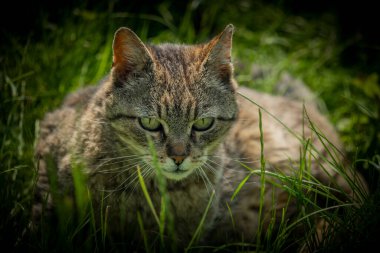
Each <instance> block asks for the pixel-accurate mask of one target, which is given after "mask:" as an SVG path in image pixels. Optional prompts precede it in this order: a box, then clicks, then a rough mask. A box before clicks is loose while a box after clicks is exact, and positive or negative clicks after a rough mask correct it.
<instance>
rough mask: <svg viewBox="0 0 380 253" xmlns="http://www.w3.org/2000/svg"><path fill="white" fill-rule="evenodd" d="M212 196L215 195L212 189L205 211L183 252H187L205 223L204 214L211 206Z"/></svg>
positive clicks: (205, 214)
mask: <svg viewBox="0 0 380 253" xmlns="http://www.w3.org/2000/svg"><path fill="white" fill-rule="evenodd" d="M214 197H215V191H212V193H211V196H210V199H209V201H208V203H207V207H206V209H205V211H204V212H203V215H202V218H201V220H200V222H199V224H198V226H197V229H196V230H195V233H194V234H193V237H192V238H191V240H190V243H189V245H188V246H187V247H186V249H185V252H188V251H189V250H190V248H191V247H192V246H193V244H194V242H196V241H197V240H198V238H199V236H200V234H201V230H202V227H203V225H204V223H205V220H206V216H207V214H208V211H209V209H210V207H211V203H212V201H213V200H214Z"/></svg>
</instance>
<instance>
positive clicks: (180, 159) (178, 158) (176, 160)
mask: <svg viewBox="0 0 380 253" xmlns="http://www.w3.org/2000/svg"><path fill="white" fill-rule="evenodd" d="M170 158H171V159H173V161H174V163H175V164H177V165H180V164H181V163H182V162H183V160H185V158H186V157H185V156H184V155H175V156H171V157H170Z"/></svg>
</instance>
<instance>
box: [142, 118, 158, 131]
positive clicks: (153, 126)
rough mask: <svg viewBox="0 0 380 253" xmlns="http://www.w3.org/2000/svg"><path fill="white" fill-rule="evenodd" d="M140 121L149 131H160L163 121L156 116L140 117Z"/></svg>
mask: <svg viewBox="0 0 380 253" xmlns="http://www.w3.org/2000/svg"><path fill="white" fill-rule="evenodd" d="M139 123H140V125H141V127H142V128H144V129H145V130H149V131H158V130H160V128H161V123H160V121H159V120H158V119H156V118H139Z"/></svg>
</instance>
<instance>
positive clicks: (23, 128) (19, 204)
mask: <svg viewBox="0 0 380 253" xmlns="http://www.w3.org/2000/svg"><path fill="white" fill-rule="evenodd" d="M146 10H147V11H146V12H139V13H136V12H134V11H133V10H131V9H128V7H126V6H124V7H123V8H113V7H112V5H110V8H108V9H107V10H106V11H105V10H103V9H101V10H99V9H98V10H97V9H86V8H85V7H79V8H77V9H75V10H73V11H71V12H69V13H70V14H68V16H66V17H65V18H64V19H62V20H60V21H59V22H58V23H54V22H52V21H51V20H49V19H48V18H46V17H45V16H41V17H40V22H39V23H40V24H41V27H40V28H38V29H39V31H40V32H39V33H38V35H36V34H33V31H32V32H31V33H30V34H28V35H26V36H25V37H20V36H13V35H12V34H10V35H5V36H3V37H4V41H2V43H1V46H0V48H1V50H2V55H1V57H0V62H1V69H0V82H1V83H0V101H1V102H0V109H1V112H2V113H1V115H0V118H1V125H0V138H1V144H0V163H1V171H0V185H1V186H2V187H1V188H0V203H1V208H0V243H1V244H2V245H3V247H4V248H7V247H8V248H14V249H15V251H38V252H41V251H49V252H50V251H54V250H55V251H70V252H75V251H82V252H83V251H86V252H87V251H97V252H99V251H112V250H115V251H117V250H119V251H126V250H130V248H128V247H127V246H126V245H115V244H113V242H112V240H110V238H109V235H108V234H107V219H108V207H107V206H102V207H101V212H100V213H101V216H100V218H99V219H100V221H99V220H97V219H98V217H97V216H96V214H95V210H94V206H93V203H92V201H91V193H90V192H89V191H88V189H87V188H86V187H85V181H86V178H85V177H84V175H82V174H81V172H80V171H81V170H80V168H74V169H73V181H74V185H75V193H74V196H75V198H74V200H73V199H70V198H66V197H64V196H63V198H58V199H60V201H59V204H58V206H57V209H56V212H57V219H58V221H57V222H56V223H54V222H50V221H45V220H43V221H42V222H41V226H40V227H39V228H37V229H36V230H35V231H34V232H30V230H29V224H30V220H31V206H32V202H33V194H34V189H35V183H36V176H37V166H36V163H35V158H34V155H33V153H34V145H35V140H36V135H37V132H38V125H39V121H40V120H41V118H42V117H43V115H44V114H45V113H46V112H48V111H50V110H52V109H54V108H56V107H57V106H58V105H59V104H60V102H61V101H62V99H63V97H64V96H65V95H66V94H67V93H69V92H71V91H74V90H76V89H77V88H79V87H82V86H85V85H87V84H95V83H97V82H98V81H99V80H100V79H101V78H102V77H103V76H104V75H106V74H107V73H108V71H109V69H110V67H111V64H112V51H111V47H112V38H113V33H114V31H115V30H116V29H117V28H118V27H120V26H129V27H131V28H132V29H133V30H134V31H136V33H137V34H139V35H140V37H141V38H142V39H143V41H150V42H152V43H158V42H163V41H171V42H185V43H194V42H203V41H205V40H206V39H208V38H210V37H211V35H214V34H216V33H217V32H219V31H221V30H222V29H223V27H224V26H225V25H226V24H228V23H233V24H234V25H235V26H236V28H237V29H236V33H235V37H234V48H233V54H234V59H235V72H236V78H237V80H238V81H239V83H240V85H246V86H250V87H253V88H255V89H257V90H261V91H267V92H274V84H275V83H276V82H277V81H278V80H279V79H280V78H281V75H282V74H283V73H285V72H289V73H291V74H293V75H294V76H297V77H299V78H300V79H303V80H304V81H305V82H306V83H307V84H308V85H309V86H310V87H311V88H312V89H313V90H314V91H315V92H316V93H318V94H319V95H320V97H321V98H322V99H323V100H322V102H321V105H322V106H321V110H323V111H324V113H325V114H327V115H328V116H329V117H330V119H331V120H332V121H333V122H334V124H335V125H336V127H337V129H338V130H339V132H340V134H341V136H342V140H343V142H344V144H345V148H346V150H347V151H348V154H349V156H350V157H352V159H351V160H352V163H351V164H349V165H345V164H342V163H341V161H339V160H337V159H336V158H334V159H335V161H334V159H332V160H329V161H330V162H329V163H328V164H329V166H331V167H333V168H335V170H337V171H338V172H339V173H341V174H342V175H344V173H345V172H344V171H346V170H347V169H351V167H352V169H357V168H359V169H361V171H364V173H365V175H367V179H368V180H369V182H370V189H371V193H372V194H371V195H370V196H367V195H366V194H364V193H363V192H362V187H361V186H360V184H358V182H356V181H350V179H348V178H347V180H348V181H349V183H350V185H351V186H352V189H353V190H354V191H355V192H356V193H357V196H358V199H357V201H358V202H359V203H360V204H363V205H361V206H360V205H359V206H358V205H355V204H353V203H351V202H344V201H342V200H341V199H339V198H336V197H334V196H335V195H334V194H332V193H331V192H332V189H331V188H329V187H328V186H324V185H321V184H320V182H318V181H317V180H316V179H315V178H313V176H312V175H310V172H309V170H308V169H309V168H310V160H311V158H312V147H311V146H310V143H309V142H308V141H307V140H303V141H304V142H303V147H304V148H303V150H300V164H299V168H300V169H299V170H298V174H296V175H293V176H289V175H283V174H281V173H277V172H271V171H265V170H264V167H265V157H262V158H261V167H260V169H256V168H250V167H249V166H248V165H245V164H242V166H243V167H244V168H246V169H247V171H248V174H247V177H246V178H245V179H244V180H243V181H242V182H241V183H240V184H238V187H237V188H236V189H235V192H234V194H233V196H232V197H231V201H233V200H234V198H235V197H236V196H237V195H238V193H239V191H240V189H242V188H243V187H244V186H245V183H246V181H248V180H249V178H250V177H251V176H258V177H260V180H262V182H264V181H265V182H266V183H267V184H269V185H270V184H273V185H274V186H275V187H280V188H283V189H285V190H286V191H287V192H288V193H289V195H290V196H291V198H293V199H296V200H297V201H298V202H299V203H302V204H301V205H300V206H299V207H300V212H299V217H295V218H294V220H293V221H290V220H288V219H287V218H286V216H285V212H286V209H287V207H285V208H284V209H283V210H282V213H281V214H280V215H279V216H277V215H276V214H275V213H270V214H264V215H269V216H270V217H271V219H270V223H269V229H268V230H267V231H266V232H262V233H264V234H261V233H259V234H258V240H257V241H258V242H257V244H252V243H250V242H246V241H243V240H242V241H239V242H236V243H232V244H226V245H220V246H219V247H212V250H214V251H228V250H232V251H233V250H248V249H255V250H261V249H263V250H266V251H267V252H280V251H283V250H286V249H288V247H290V248H291V247H292V245H288V244H287V239H292V240H293V241H294V242H296V240H297V238H293V237H292V236H293V235H292V234H293V233H292V232H294V231H295V230H296V229H298V228H299V225H300V224H303V225H304V226H306V227H309V228H310V229H311V232H308V231H305V233H310V235H309V234H304V235H305V236H303V237H301V238H300V240H301V239H302V238H303V239H305V240H306V242H307V244H306V245H309V246H310V247H312V246H313V244H315V242H314V241H313V240H314V239H313V238H314V237H313V236H311V235H312V233H313V229H314V228H315V224H316V223H315V217H323V218H324V219H326V220H327V221H329V224H332V226H331V231H327V232H330V233H332V234H334V235H336V236H329V237H326V238H327V239H326V241H323V242H322V245H323V247H324V248H325V249H326V251H332V250H334V251H336V252H339V251H343V250H344V249H350V247H351V249H356V248H355V247H359V246H360V247H361V249H364V248H365V247H366V245H370V244H371V243H374V241H375V239H374V238H376V237H375V236H374V235H375V234H376V233H378V232H379V229H378V228H377V224H380V219H379V218H378V213H379V211H380V210H379V206H380V205H379V203H380V197H379V195H380V194H379V193H378V191H377V188H378V185H379V182H378V174H377V173H378V170H379V169H380V159H379V144H378V143H380V141H379V138H380V137H379V134H378V133H379V125H378V120H379V111H380V110H379V108H380V107H379V105H378V103H377V102H378V99H379V97H380V93H379V90H378V88H377V87H378V82H379V81H378V73H364V74H363V73H357V72H355V70H353V69H345V68H343V67H341V66H340V62H339V55H340V53H341V52H342V50H344V47H345V44H340V43H339V42H338V40H337V38H336V36H335V34H336V30H335V27H334V22H335V19H334V16H331V15H329V14H326V15H325V16H323V17H321V18H320V19H318V20H317V19H315V20H308V19H305V18H302V17H299V16H293V15H288V14H286V13H285V12H284V11H282V10H281V9H280V8H278V7H276V6H271V5H265V4H261V3H260V2H252V3H250V2H249V1H237V2H236V3H235V2H233V3H230V2H229V1H221V2H220V4H218V5H214V4H211V3H208V2H206V1H204V2H202V1H199V2H197V1H193V2H189V3H188V4H186V5H185V8H184V9H181V8H179V9H173V7H172V6H171V2H170V1H166V2H163V3H161V4H159V5H157V11H154V12H153V11H151V10H150V9H148V8H147V9H146ZM221 13H222V14H221ZM253 62H254V63H256V64H258V65H260V66H262V69H263V71H264V72H265V75H264V76H265V77H264V78H256V79H255V81H254V82H252V80H253V77H252V63H253ZM326 108H328V110H327V109H326ZM264 109H265V108H261V110H262V111H263V112H264V113H267V112H265V111H264ZM305 120H306V121H307V117H306V116H305ZM284 127H286V126H284ZM314 132H315V136H316V137H317V138H319V139H320V140H321V141H322V142H323V143H325V145H326V148H327V149H328V150H331V151H330V153H329V154H328V155H329V156H330V158H333V157H335V155H334V152H336V151H334V148H333V147H331V145H330V143H329V142H328V140H326V138H324V136H323V133H320V131H318V129H314ZM262 137H263V138H265V136H262ZM301 140H302V138H301ZM264 148H265V147H262V149H264ZM326 159H327V158H326ZM331 161H333V162H331ZM50 168H51V169H52V170H53V168H54V167H53V166H50ZM53 171H54V170H53ZM157 171H159V168H158V170H157ZM160 178H161V179H159V180H164V179H163V177H160ZM141 179H142V178H141ZM51 180H52V181H51V189H52V191H51V194H53V195H54V194H58V193H59V191H58V190H54V189H55V188H57V186H56V183H55V181H54V173H52V176H51ZM140 185H141V186H142V185H143V181H142V180H140ZM160 185H161V187H160V193H161V194H162V196H163V200H162V201H163V202H162V205H161V206H162V207H166V206H167V205H168V201H170V200H169V199H167V198H166V197H165V196H166V194H165V183H164V181H161V184H160ZM262 185H263V187H262V188H261V191H262V192H261V194H264V193H265V191H266V189H265V188H264V184H262ZM316 194H319V195H323V196H325V197H326V199H329V201H331V200H333V201H335V204H334V205H333V206H330V207H323V206H319V205H317V204H316ZM146 197H147V199H148V197H149V195H147V196H146ZM210 201H212V199H210ZM289 201H290V200H289ZM210 203H211V202H210ZM228 205H229V204H228V203H227V206H228ZM155 208H157V207H153V208H152V210H156V212H157V210H158V209H155ZM230 211H231V210H230ZM205 213H207V210H205ZM136 215H137V216H136V219H138V220H139V224H140V231H141V235H142V238H144V240H143V245H140V246H141V248H140V249H145V250H146V251H148V252H149V251H159V250H164V249H166V250H172V251H175V250H176V248H175V247H172V248H171V246H172V245H166V244H165V245H166V246H165V247H162V244H163V240H162V238H163V236H164V233H165V232H167V233H169V235H171V237H169V238H172V239H173V240H174V241H175V239H174V236H175V235H174V234H173V232H170V230H171V229H172V228H171V227H173V226H175V224H173V220H172V218H171V217H170V212H169V209H168V208H163V209H162V208H161V210H160V213H159V214H158V213H157V214H156V216H157V219H158V223H159V224H160V225H159V234H160V235H161V239H160V240H159V243H158V247H155V245H154V244H155V240H151V239H152V238H147V236H148V234H147V233H145V232H146V231H144V229H143V221H142V220H141V216H139V215H138V214H136ZM260 217H261V215H260ZM203 222H204V221H203ZM203 222H202V220H200V223H199V230H198V229H197V231H200V230H201V229H202V224H203ZM231 222H233V213H232V211H231ZM260 224H262V223H260ZM274 224H277V226H274ZM260 226H261V225H260ZM199 233H200V232H196V233H195V234H194V240H192V243H190V245H189V247H188V248H187V250H188V251H198V250H200V249H203V250H204V251H206V252H207V251H208V250H210V247H209V245H202V244H201V243H199V242H198V243H197V240H196V239H197V238H198V236H199ZM260 234H261V235H260ZM329 238H330V239H329ZM342 238H348V239H347V240H346V241H345V246H346V247H344V246H342ZM296 243H298V244H302V243H300V242H296ZM355 245H359V246H355ZM156 246H157V245H156ZM167 246H168V247H167Z"/></svg>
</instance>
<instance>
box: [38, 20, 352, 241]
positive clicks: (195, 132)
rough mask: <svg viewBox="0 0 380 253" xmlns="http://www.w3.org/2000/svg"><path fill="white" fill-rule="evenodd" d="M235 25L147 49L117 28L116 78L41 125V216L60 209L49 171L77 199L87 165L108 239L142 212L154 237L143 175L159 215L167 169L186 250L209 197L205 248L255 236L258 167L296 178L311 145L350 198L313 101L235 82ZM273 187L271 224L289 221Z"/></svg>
mask: <svg viewBox="0 0 380 253" xmlns="http://www.w3.org/2000/svg"><path fill="white" fill-rule="evenodd" d="M233 30H234V28H233V26H232V25H228V26H227V27H226V28H225V29H224V31H223V32H222V33H220V34H219V35H217V36H216V37H214V38H213V39H212V40H211V41H209V42H208V43H205V44H199V45H182V44H181V45H179V44H160V45H148V44H145V43H143V42H142V41H141V40H140V39H139V37H138V36H137V35H136V34H135V33H134V32H132V31H131V30H130V29H128V28H120V29H119V30H117V32H116V33H115V37H114V42H113V65H112V69H111V72H110V74H109V75H108V76H107V77H106V78H105V79H104V80H103V81H102V82H101V83H100V84H99V85H98V86H90V87H88V88H84V89H82V90H80V91H78V92H76V93H73V94H71V95H69V96H68V97H67V98H66V99H65V101H64V102H63V105H62V106H61V107H60V108H59V109H57V110H55V111H53V112H51V113H48V114H47V115H46V117H45V118H44V120H43V121H42V123H41V126H40V135H39V139H38V144H37V148H36V154H37V157H38V167H39V179H38V185H37V196H36V203H35V205H34V207H33V211H34V216H35V217H36V220H38V217H40V216H41V212H42V209H43V206H45V205H46V210H45V213H49V210H51V209H52V208H53V207H54V203H55V199H54V198H53V197H52V194H49V185H50V183H49V178H50V176H51V174H52V173H53V174H54V175H56V177H57V179H58V180H57V181H58V184H59V187H58V188H59V189H60V192H62V193H68V195H69V196H70V194H71V195H73V193H74V186H73V178H72V169H73V168H74V167H75V168H76V167H78V166H80V167H81V168H82V172H83V173H84V175H86V177H87V187H88V188H89V189H90V193H91V197H92V201H93V207H94V209H95V211H96V213H100V212H101V209H102V208H101V207H105V206H107V215H108V226H107V227H108V230H109V231H110V234H113V235H116V236H117V235H118V234H120V233H122V231H124V232H125V231H126V230H128V231H129V234H135V235H136V234H137V235H140V232H139V225H138V222H137V220H138V219H137V213H139V215H141V218H142V219H141V220H142V221H143V223H144V228H145V230H146V231H147V233H149V232H152V231H153V232H152V234H153V235H156V234H157V233H158V232H157V231H158V226H157V222H156V220H155V218H154V216H153V215H152V210H151V209H150V206H149V205H148V202H147V198H146V196H145V195H144V192H143V191H142V187H141V177H142V178H143V179H144V182H145V185H146V188H147V191H148V193H149V196H150V198H151V200H152V203H153V206H154V207H155V208H156V210H159V209H160V206H161V204H162V202H161V199H162V198H161V193H160V182H161V181H162V180H161V181H160V180H159V177H160V176H161V177H163V178H164V179H165V181H166V190H167V199H168V201H169V202H168V208H169V211H170V213H171V215H172V217H173V224H174V233H175V236H176V238H177V239H178V242H179V245H187V243H188V242H189V240H190V239H191V238H192V236H193V235H194V232H195V230H196V228H197V226H198V224H199V223H200V220H201V218H202V216H203V214H204V213H205V211H206V207H207V205H208V204H209V203H211V206H210V207H209V209H208V210H207V216H206V219H205V222H204V224H203V230H202V231H203V232H202V235H203V236H202V238H203V242H204V243H208V244H213V243H215V244H217V243H226V242H232V241H239V240H240V241H241V239H242V238H244V241H251V242H254V241H255V240H256V232H257V228H258V226H259V224H258V223H259V220H260V219H259V217H258V216H259V212H260V199H261V198H262V197H260V195H261V193H260V192H261V187H260V186H261V183H260V182H261V179H260V178H261V176H260V173H256V174H254V173H252V175H251V176H250V177H247V175H248V174H250V173H251V172H250V171H251V170H256V171H260V170H265V171H267V172H279V173H281V174H282V175H288V176H292V175H297V171H298V167H299V165H300V152H301V151H302V150H303V148H304V147H305V145H306V144H305V143H306V142H307V141H306V140H308V145H309V146H310V147H311V146H313V147H314V148H313V149H311V151H310V152H309V154H310V159H309V161H310V168H309V169H310V172H311V174H312V175H313V176H314V177H315V178H317V179H318V180H319V181H320V182H321V183H323V184H326V185H332V186H333V185H335V186H338V187H340V188H342V189H343V190H345V191H346V192H348V193H349V192H350V188H349V186H348V184H347V183H346V181H345V180H344V178H343V177H342V176H341V175H340V174H339V173H338V172H336V171H335V170H334V169H333V168H331V167H330V166H328V160H326V157H327V154H328V151H327V150H326V147H325V146H324V145H323V143H322V142H321V141H320V139H319V138H318V136H317V134H316V133H315V130H312V126H313V127H314V128H316V129H320V130H322V132H323V134H324V136H325V137H326V139H327V140H328V142H330V144H333V145H334V146H335V147H337V148H338V149H340V148H341V144H340V142H339V140H338V135H337V133H336V132H335V131H334V129H333V127H332V126H331V125H330V123H329V122H328V120H327V119H326V118H325V117H324V116H322V115H321V114H320V113H319V112H318V110H317V109H316V108H315V106H314V105H313V104H308V103H306V104H303V103H301V102H297V101H291V100H290V99H287V98H285V97H280V96H273V95H268V94H263V93H259V92H256V91H254V90H251V89H248V88H244V87H240V88H239V87H238V85H237V83H236V81H235V80H234V77H233V65H232V61H231V47H232V35H233ZM259 108H262V110H261V111H260V112H259ZM259 115H261V116H259ZM311 122H312V124H311ZM260 124H262V127H261V128H260ZM260 129H262V132H261V130H260ZM297 136H298V137H297ZM261 138H262V139H263V142H261ZM300 138H301V139H300ZM303 140H304V141H303ZM322 168H324V169H322ZM139 171H140V175H141V177H139V176H138V172H139ZM48 175H49V176H48ZM266 177H268V176H266ZM161 179H162V178H161ZM245 179H247V181H246V182H245V184H244V185H242V187H241V188H240V189H239V191H238V192H237V191H236V189H237V188H238V186H239V184H240V183H241V182H242V181H243V180H245ZM50 180H51V178H50ZM269 181H271V182H269ZM273 182H276V178H275V177H274V178H272V179H271V180H268V182H267V183H266V184H265V191H264V195H263V199H262V201H263V202H262V210H261V213H262V214H263V217H264V218H262V219H261V220H262V221H263V225H262V226H263V229H264V230H265V229H267V227H268V226H269V224H270V220H271V217H272V218H273V216H271V214H273V213H274V214H275V216H277V217H278V219H277V220H280V218H281V216H282V212H283V210H286V212H285V218H291V217H292V216H294V215H295V213H296V212H297V207H296V204H295V201H294V200H293V199H292V198H289V192H288V191H286V190H285V189H286V188H283V187H278V186H275V185H276V184H275V183H273ZM240 186H241V185H240ZM235 191H236V192H235ZM234 192H235V193H236V194H235V196H234V198H233V200H232V201H231V197H232V195H233V194H234ZM210 199H211V200H212V201H210ZM226 203H228V207H227V205H226ZM232 220H233V222H232ZM137 237H138V236H137ZM123 240H124V243H128V241H127V240H128V239H125V238H124V239H123ZM131 240H132V239H131Z"/></svg>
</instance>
